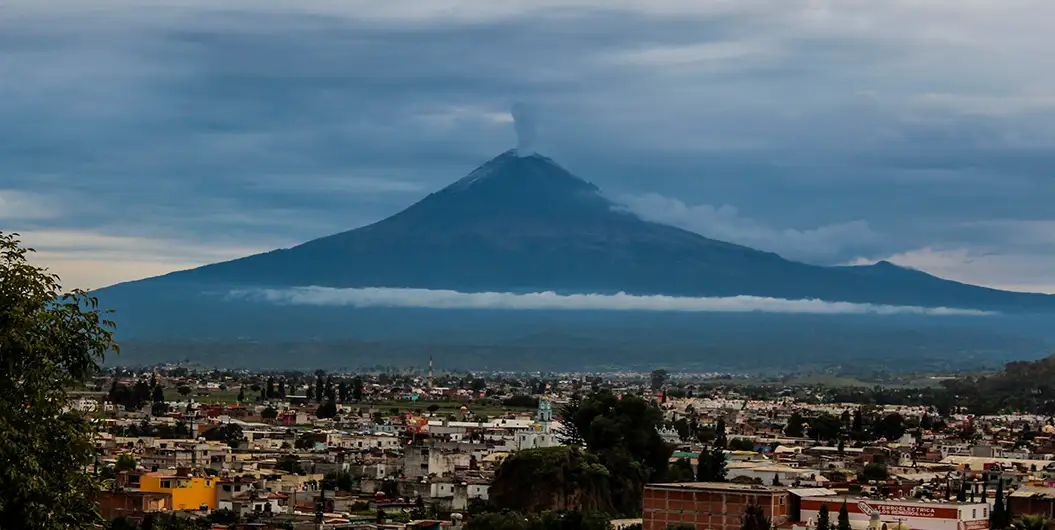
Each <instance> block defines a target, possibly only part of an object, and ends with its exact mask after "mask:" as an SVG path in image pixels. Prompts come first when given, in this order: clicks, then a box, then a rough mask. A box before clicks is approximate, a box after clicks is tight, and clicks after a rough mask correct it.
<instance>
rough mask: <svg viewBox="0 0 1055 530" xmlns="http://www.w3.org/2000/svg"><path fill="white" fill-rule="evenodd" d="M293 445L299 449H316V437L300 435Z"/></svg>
mask: <svg viewBox="0 0 1055 530" xmlns="http://www.w3.org/2000/svg"><path fill="white" fill-rule="evenodd" d="M293 447H295V448H297V449H314V448H315V438H313V437H312V436H311V435H308V434H305V435H301V436H298V437H297V439H296V440H294V442H293Z"/></svg>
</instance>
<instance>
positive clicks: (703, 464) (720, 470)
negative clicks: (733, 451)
mask: <svg viewBox="0 0 1055 530" xmlns="http://www.w3.org/2000/svg"><path fill="white" fill-rule="evenodd" d="M727 472H728V471H727V470H726V469H725V451H723V450H722V449H721V448H720V447H713V448H711V449H704V450H703V451H700V457H699V458H698V459H697V464H696V480H699V481H700V482H725V475H726V473H727Z"/></svg>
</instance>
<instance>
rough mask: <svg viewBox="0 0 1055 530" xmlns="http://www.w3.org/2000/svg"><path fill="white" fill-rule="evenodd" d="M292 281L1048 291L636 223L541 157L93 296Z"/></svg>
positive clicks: (1020, 299)
mask: <svg viewBox="0 0 1055 530" xmlns="http://www.w3.org/2000/svg"><path fill="white" fill-rule="evenodd" d="M293 286H328V287H408V288H427V289H451V290H457V291H464V292H481V291H497V292H535V291H540V290H552V291H556V292H559V293H617V292H626V293H630V294H641V295H647V294H666V295H680V296H735V295H755V296H762V297H773V298H785V299H804V298H811V299H822V300H828V301H843V302H857V303H874V304H889V305H911V306H924V307H953V308H970V309H984V310H996V311H1002V312H1052V311H1053V310H1055V296H1051V295H1042V294H1028V293H1014V292H1006V291H999V290H995V289H988V288H984V287H977V286H972V285H966V284H962V283H958V282H953V281H948V280H943V279H940V278H937V277H934V276H931V275H929V274H926V273H924V272H921V271H916V270H911V269H905V268H902V267H898V266H896V265H893V264H890V263H886V262H880V263H878V264H876V265H871V266H860V267H819V266H814V265H807V264H803V263H798V262H794V261H789V260H786V259H784V258H782V257H780V256H778V255H776V254H773V253H769V252H762V251H758V250H754V249H751V248H747V247H744V246H740V245H735V244H731V243H726V242H722V241H715V240H713V239H708V238H705V237H703V236H700V235H698V234H695V233H693V232H689V231H686V230H682V229H680V228H675V227H672V226H667V225H663V224H658V223H653V222H648V221H644V220H641V219H639V218H638V217H636V216H634V215H633V214H630V213H628V212H626V211H625V210H624V209H622V208H621V207H620V206H619V205H617V204H613V203H612V202H610V201H609V200H608V199H606V198H605V197H604V196H603V195H602V194H601V193H600V190H599V189H598V188H597V187H596V186H594V185H593V184H591V183H589V182H587V181H585V180H582V179H580V178H578V177H576V176H575V175H572V174H571V173H569V172H568V171H567V170H565V169H564V168H562V167H561V166H559V165H558V164H557V163H555V162H554V161H553V160H551V159H549V158H546V157H544V156H541V155H530V156H518V155H517V153H516V152H515V151H509V152H506V153H503V154H501V155H499V156H498V157H496V158H494V159H492V160H491V161H489V162H487V163H485V164H484V165H482V166H480V167H479V168H477V169H476V170H474V171H473V172H471V173H470V174H469V175H468V176H466V177H465V178H463V179H461V180H459V181H457V182H455V183H453V184H451V185H450V186H447V187H446V188H444V189H442V190H440V191H438V192H436V193H433V194H431V195H429V196H428V197H425V198H424V199H422V200H421V201H419V202H418V203H416V204H414V205H412V206H410V207H409V208H407V209H406V210H403V211H402V212H400V213H398V214H396V215H393V216H392V217H389V218H388V219H385V220H383V221H380V222H377V223H375V224H372V225H369V226H366V227H362V228H359V229H356V230H351V231H348V232H342V233H339V234H335V235H332V236H328V237H323V238H320V239H316V240H313V241H309V242H307V243H304V244H301V245H298V246H296V247H293V248H289V249H281V250H274V251H271V252H267V253H264V254H258V255H254V256H248V257H245V258H241V259H236V260H233V261H228V262H224V263H217V264H213V265H207V266H204V267H200V268H196V269H192V270H187V271H180V272H175V273H172V274H168V275H165V276H161V277H157V278H150V279H147V280H141V281H137V282H130V283H126V284H121V285H118V286H114V287H111V288H108V289H104V290H102V291H101V292H100V295H101V296H102V297H103V298H104V300H105V299H107V298H108V297H109V299H110V300H113V301H114V302H115V303H116V304H118V306H119V307H121V308H124V309H125V310H126V311H132V312H135V313H137V314H139V315H137V318H139V319H142V318H147V317H144V316H143V315H142V313H143V312H147V314H149V312H150V311H151V310H152V309H151V308H152V307H153V311H155V312H156V311H159V309H158V308H157V304H158V303H159V300H160V299H165V297H166V296H170V295H172V293H173V292H179V293H182V294H184V295H185V294H187V293H196V292H205V291H211V292H222V291H224V290H227V289H235V288H247V287H269V288H280V287H293ZM197 311H204V312H205V313H208V312H209V311H210V309H208V308H199V309H197ZM215 312H216V314H215V315H208V314H205V315H199V316H198V318H223V316H222V313H223V309H221V308H216V309H215ZM119 323H120V320H119Z"/></svg>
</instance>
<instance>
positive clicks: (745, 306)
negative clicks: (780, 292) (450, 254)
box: [227, 287, 991, 316]
mask: <svg viewBox="0 0 1055 530" xmlns="http://www.w3.org/2000/svg"><path fill="white" fill-rule="evenodd" d="M227 296H228V298H229V299H236V300H249V301H258V302H266V303H273V304H280V305H315V306H319V305H322V306H350V307H405V308H426V309H515V310H580V311H676V312H724V313H745V312H764V313H803V314H833V315H835V314H856V315H860V314H876V315H894V314H916V315H938V316H940V315H957V316H964V315H976V316H983V315H988V314H991V313H987V312H985V311H977V310H970V309H954V308H946V307H936V308H931V307H915V306H892V305H877V304H855V303H849V302H827V301H824V300H816V299H811V300H786V299H781V298H766V297H759V296H731V297H723V298H708V297H699V298H696V297H683V296H665V295H649V296H639V295H630V294H626V293H617V294H568V295H564V294H557V293H554V292H552V291H546V292H536V293H523V294H520V293H494V292H488V293H462V292H458V291H448V290H433V289H401V288H384V287H367V288H353V289H337V288H332V287H295V288H289V289H249V290H234V291H230V292H229V293H228V294H227Z"/></svg>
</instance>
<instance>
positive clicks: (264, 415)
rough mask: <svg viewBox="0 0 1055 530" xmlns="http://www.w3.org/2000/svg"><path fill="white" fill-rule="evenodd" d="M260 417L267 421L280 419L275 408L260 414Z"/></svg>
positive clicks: (266, 409) (269, 408) (267, 409)
mask: <svg viewBox="0 0 1055 530" xmlns="http://www.w3.org/2000/svg"><path fill="white" fill-rule="evenodd" d="M260 417H261V418H264V419H265V420H273V419H275V418H277V417H278V410H277V409H275V407H267V408H265V409H264V411H263V412H261V413H260Z"/></svg>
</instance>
